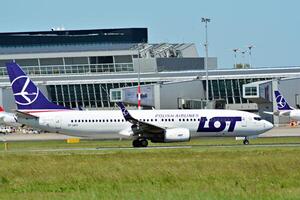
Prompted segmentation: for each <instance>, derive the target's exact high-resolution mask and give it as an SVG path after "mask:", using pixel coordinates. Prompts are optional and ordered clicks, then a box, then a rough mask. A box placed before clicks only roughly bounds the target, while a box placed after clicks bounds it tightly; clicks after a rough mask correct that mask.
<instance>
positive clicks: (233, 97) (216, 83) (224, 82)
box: [202, 78, 268, 104]
mask: <svg viewBox="0 0 300 200" xmlns="http://www.w3.org/2000/svg"><path fill="white" fill-rule="evenodd" d="M262 80H268V78H248V79H216V80H209V82H208V84H209V85H208V86H209V89H208V94H209V99H210V100H225V102H226V104H241V103H250V101H249V100H247V99H244V98H243V84H247V83H251V82H256V81H262ZM202 83H203V89H204V91H206V81H205V80H204V81H202ZM248 92H251V94H253V95H255V94H256V93H257V89H256V87H255V89H251V91H248ZM255 92H256V93H255ZM246 93H247V91H246Z"/></svg>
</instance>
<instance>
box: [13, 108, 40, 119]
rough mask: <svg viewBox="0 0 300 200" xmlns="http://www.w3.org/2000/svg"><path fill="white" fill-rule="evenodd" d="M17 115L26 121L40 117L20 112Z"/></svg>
mask: <svg viewBox="0 0 300 200" xmlns="http://www.w3.org/2000/svg"><path fill="white" fill-rule="evenodd" d="M16 112H17V113H16V114H17V117H18V118H23V119H24V118H25V119H38V118H39V117H37V116H34V115H31V114H28V113H25V112H21V111H19V110H17V111H16Z"/></svg>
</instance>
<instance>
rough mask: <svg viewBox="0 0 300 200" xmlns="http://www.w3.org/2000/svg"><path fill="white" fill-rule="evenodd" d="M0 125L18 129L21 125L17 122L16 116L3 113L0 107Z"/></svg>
mask: <svg viewBox="0 0 300 200" xmlns="http://www.w3.org/2000/svg"><path fill="white" fill-rule="evenodd" d="M0 124H4V125H7V126H14V127H19V126H21V124H19V123H18V122H17V116H16V115H15V114H14V113H9V112H5V111H4V109H3V108H2V107H1V106H0Z"/></svg>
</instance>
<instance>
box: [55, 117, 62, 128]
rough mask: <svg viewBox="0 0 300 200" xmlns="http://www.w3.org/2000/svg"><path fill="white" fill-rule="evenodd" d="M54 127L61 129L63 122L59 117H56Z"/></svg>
mask: <svg viewBox="0 0 300 200" xmlns="http://www.w3.org/2000/svg"><path fill="white" fill-rule="evenodd" d="M54 127H55V128H56V129H61V120H60V117H59V116H56V117H55V119H54Z"/></svg>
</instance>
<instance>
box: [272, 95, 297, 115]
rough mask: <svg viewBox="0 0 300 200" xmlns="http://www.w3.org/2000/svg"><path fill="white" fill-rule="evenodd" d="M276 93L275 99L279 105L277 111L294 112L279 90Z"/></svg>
mask: <svg viewBox="0 0 300 200" xmlns="http://www.w3.org/2000/svg"><path fill="white" fill-rule="evenodd" d="M274 93H275V99H276V103H277V109H278V110H279V111H287V110H293V108H292V107H290V106H289V104H288V102H287V101H286V100H285V98H284V97H283V96H282V95H281V94H280V92H279V91H278V90H275V91H274Z"/></svg>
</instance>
